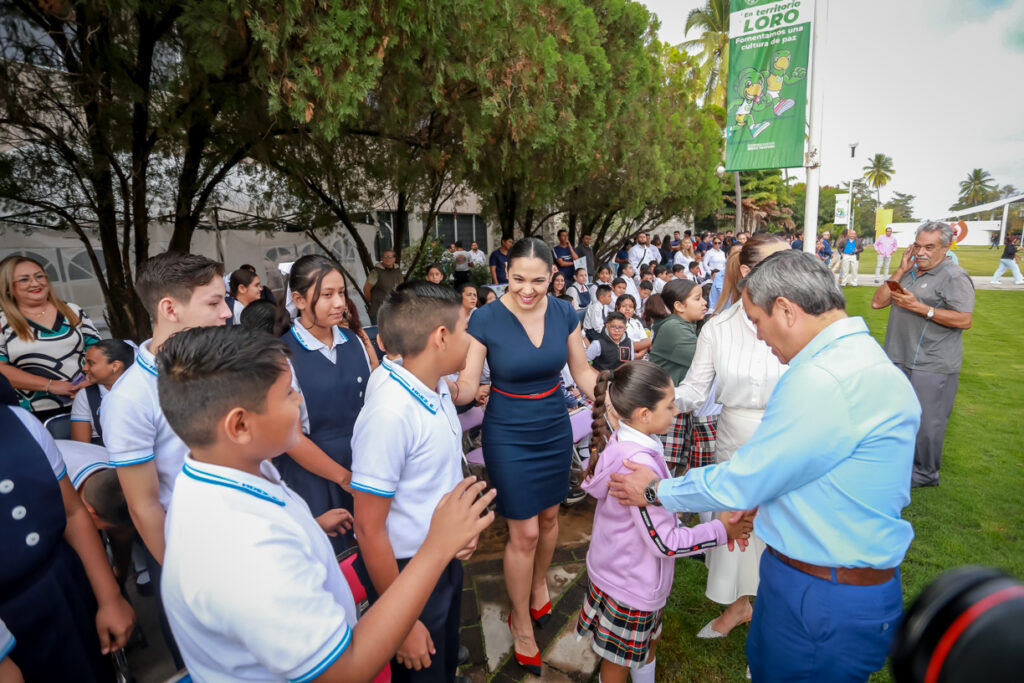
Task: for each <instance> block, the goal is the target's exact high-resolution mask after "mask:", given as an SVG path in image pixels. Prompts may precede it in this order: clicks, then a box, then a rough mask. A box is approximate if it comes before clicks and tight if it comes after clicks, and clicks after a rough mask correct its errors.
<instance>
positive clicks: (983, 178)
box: [960, 168, 996, 206]
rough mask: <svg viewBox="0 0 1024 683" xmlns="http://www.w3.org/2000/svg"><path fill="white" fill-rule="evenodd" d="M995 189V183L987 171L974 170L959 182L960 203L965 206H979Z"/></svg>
mask: <svg viewBox="0 0 1024 683" xmlns="http://www.w3.org/2000/svg"><path fill="white" fill-rule="evenodd" d="M995 189H996V182H995V180H994V179H993V178H992V174H991V173H989V172H988V171H986V170H984V169H981V168H976V169H974V170H973V171H971V172H970V173H968V174H967V180H961V181H960V201H961V202H963V203H964V204H965V205H966V206H973V205H974V204H981V203H982V202H984V201H986V200H987V199H988V198H989V196H990V195H991V193H992V192H993V191H995Z"/></svg>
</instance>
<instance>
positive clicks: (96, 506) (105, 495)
mask: <svg viewBox="0 0 1024 683" xmlns="http://www.w3.org/2000/svg"><path fill="white" fill-rule="evenodd" d="M81 490H82V498H83V499H84V500H85V502H86V503H88V504H89V507H91V508H92V509H93V510H95V511H96V516H97V517H99V518H100V519H102V520H103V521H104V522H106V523H107V524H113V525H114V526H120V527H130V526H132V515H131V513H130V512H128V501H126V500H125V498H124V491H123V490H121V482H120V480H118V478H117V470H116V469H114V468H112V467H111V468H106V469H102V470H100V471H98V472H94V473H93V474H91V475H89V477H88V478H86V480H85V481H84V482H83V483H82V489H81Z"/></svg>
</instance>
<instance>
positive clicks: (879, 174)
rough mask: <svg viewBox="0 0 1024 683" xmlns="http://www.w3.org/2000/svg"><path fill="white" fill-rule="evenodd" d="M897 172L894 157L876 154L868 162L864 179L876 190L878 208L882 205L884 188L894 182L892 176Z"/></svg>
mask: <svg viewBox="0 0 1024 683" xmlns="http://www.w3.org/2000/svg"><path fill="white" fill-rule="evenodd" d="M895 172H896V171H894V170H893V167H892V157H890V156H888V155H885V154H876V155H875V156H873V157H871V159H869V160H868V165H867V166H865V167H864V178H865V179H867V181H868V183H869V184H870V185H871V187H873V188H875V201H876V202H877V206H881V205H882V187H883V186H884V185H886V184H888V183H889V181H890V180H892V174H893V173H895Z"/></svg>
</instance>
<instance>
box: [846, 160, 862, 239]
mask: <svg viewBox="0 0 1024 683" xmlns="http://www.w3.org/2000/svg"><path fill="white" fill-rule="evenodd" d="M859 144H860V143H859V142H851V143H849V145H850V158H851V159H853V158H854V157H856V156H857V145H859ZM856 172H857V171H856V167H855V168H854V173H855V174H856ZM853 180H854V179H853V177H851V178H850V216H849V219H848V222H847V224H846V230H847V231H850V230H856V229H857V226H856V225H855V224H854V222H853Z"/></svg>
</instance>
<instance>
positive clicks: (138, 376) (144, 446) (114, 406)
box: [100, 339, 188, 510]
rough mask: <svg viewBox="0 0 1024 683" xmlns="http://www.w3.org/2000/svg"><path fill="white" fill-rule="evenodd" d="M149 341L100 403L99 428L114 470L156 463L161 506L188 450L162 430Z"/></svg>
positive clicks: (167, 427) (166, 501) (164, 421)
mask: <svg viewBox="0 0 1024 683" xmlns="http://www.w3.org/2000/svg"><path fill="white" fill-rule="evenodd" d="M152 341H153V340H152V339H147V340H146V341H144V342H143V343H142V344H141V345H140V346H139V355H138V356H137V357H136V359H135V363H133V364H132V366H131V367H130V368H128V370H126V371H125V373H124V374H123V375H121V378H120V379H118V380H117V382H115V383H114V386H113V387H112V388H111V389H110V393H109V394H107V396H106V397H105V398H104V399H103V411H102V412H101V413H100V424H102V425H103V443H104V444H105V445H106V447H107V454H108V455H109V456H110V464H111V465H112V466H114V467H128V466H130V465H138V464H140V463H144V462H149V461H150V460H155V461H156V472H157V477H158V479H159V482H160V504H161V505H163V507H164V509H165V510H166V509H167V506H168V505H170V502H171V492H172V491H174V480H175V478H176V477H177V476H178V473H179V472H181V464H182V463H183V462H185V454H186V453H188V446H186V445H185V442H183V441H182V440H181V439H179V438H178V435H177V434H175V433H174V430H173V429H171V426H170V425H169V424H167V418H165V417H164V411H163V410H161V409H160V397H159V396H158V395H157V389H156V374H157V371H156V359H155V358H154V357H153V354H152V353H150V351H149V345H150V343H151V342H152Z"/></svg>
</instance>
